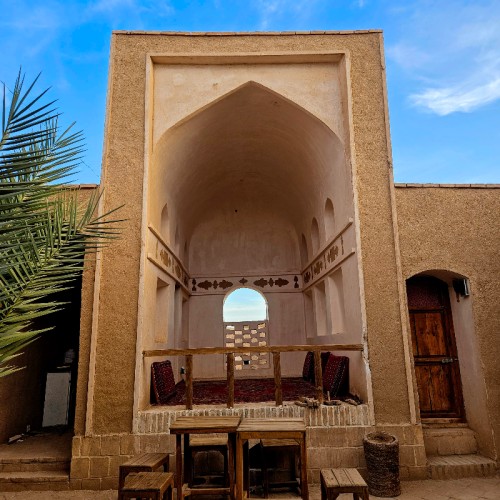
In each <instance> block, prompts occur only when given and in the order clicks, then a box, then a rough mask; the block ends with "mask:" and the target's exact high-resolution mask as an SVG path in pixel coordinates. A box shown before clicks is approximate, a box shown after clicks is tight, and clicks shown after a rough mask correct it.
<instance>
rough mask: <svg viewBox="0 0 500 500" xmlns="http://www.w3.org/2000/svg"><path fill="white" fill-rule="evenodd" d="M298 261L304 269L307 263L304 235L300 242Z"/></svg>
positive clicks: (307, 253) (307, 256) (307, 255)
mask: <svg viewBox="0 0 500 500" xmlns="http://www.w3.org/2000/svg"><path fill="white" fill-rule="evenodd" d="M300 260H301V263H302V267H305V266H306V265H307V263H308V262H309V252H308V250H307V240H306V237H305V236H304V234H302V238H301V240H300Z"/></svg>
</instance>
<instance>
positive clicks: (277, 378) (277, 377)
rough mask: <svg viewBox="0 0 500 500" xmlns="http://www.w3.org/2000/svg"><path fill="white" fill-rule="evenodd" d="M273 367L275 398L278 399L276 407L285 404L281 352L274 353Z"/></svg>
mask: <svg viewBox="0 0 500 500" xmlns="http://www.w3.org/2000/svg"><path fill="white" fill-rule="evenodd" d="M273 366H274V398H275V399H276V406H281V405H282V404H283V393H282V391H281V358H280V353H279V352H273Z"/></svg>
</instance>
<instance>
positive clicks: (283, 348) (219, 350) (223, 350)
mask: <svg viewBox="0 0 500 500" xmlns="http://www.w3.org/2000/svg"><path fill="white" fill-rule="evenodd" d="M362 350H363V346H362V345H361V344H325V345H275V346H251V347H199V348H196V349H194V348H193V349H155V350H149V351H143V353H142V355H143V356H144V357H145V358H150V357H163V356H189V355H196V354H228V353H230V352H234V353H235V354H236V353H245V352H278V351H279V352H297V351H304V352H307V351H313V352H321V351H362Z"/></svg>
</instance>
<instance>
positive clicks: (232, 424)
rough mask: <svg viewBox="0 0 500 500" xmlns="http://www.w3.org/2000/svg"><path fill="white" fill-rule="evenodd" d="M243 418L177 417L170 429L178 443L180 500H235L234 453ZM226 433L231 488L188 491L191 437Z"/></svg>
mask: <svg viewBox="0 0 500 500" xmlns="http://www.w3.org/2000/svg"><path fill="white" fill-rule="evenodd" d="M240 419H241V417H205V416H195V417H178V418H177V419H176V420H175V422H173V423H172V424H171V425H170V433H171V434H175V435H176V441H175V467H176V474H175V483H176V488H177V500H182V498H183V497H184V496H188V495H227V494H230V495H231V498H234V495H235V493H234V465H233V464H234V449H235V444H236V429H237V428H238V425H239V423H240ZM215 433H224V434H227V435H228V440H227V449H228V457H227V458H228V464H229V465H228V472H229V488H227V487H224V488H189V486H188V485H185V484H184V482H183V471H184V477H188V476H189V473H190V470H191V454H190V453H189V435H190V434H215ZM183 435H184V467H183V464H182V446H181V441H182V436H183Z"/></svg>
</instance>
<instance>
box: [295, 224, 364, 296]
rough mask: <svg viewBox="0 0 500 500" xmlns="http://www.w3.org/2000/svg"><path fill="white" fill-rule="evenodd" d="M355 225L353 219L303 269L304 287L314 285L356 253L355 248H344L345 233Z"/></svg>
mask: <svg viewBox="0 0 500 500" xmlns="http://www.w3.org/2000/svg"><path fill="white" fill-rule="evenodd" d="M352 225H353V219H349V221H348V222H347V224H346V225H345V226H344V227H343V228H342V229H341V230H340V231H339V232H338V233H337V234H336V235H335V236H334V237H333V239H332V240H330V242H329V243H328V244H327V245H326V246H325V247H324V248H323V249H322V250H320V251H319V253H318V254H317V255H316V257H314V258H313V259H312V260H311V261H310V262H309V264H308V265H307V266H306V267H305V269H304V270H303V271H302V281H303V289H304V290H305V289H307V288H309V287H310V286H312V285H313V284H314V283H315V282H316V281H318V280H319V279H321V278H322V277H323V276H324V275H325V274H327V273H329V272H331V271H333V270H334V269H335V268H337V267H338V266H339V265H340V264H341V263H342V262H344V261H345V260H346V259H348V258H349V257H350V256H351V255H354V253H355V249H354V248H351V249H349V250H348V249H346V248H344V235H345V233H346V232H347V230H348V229H349V228H350V227H351V226H352Z"/></svg>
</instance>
